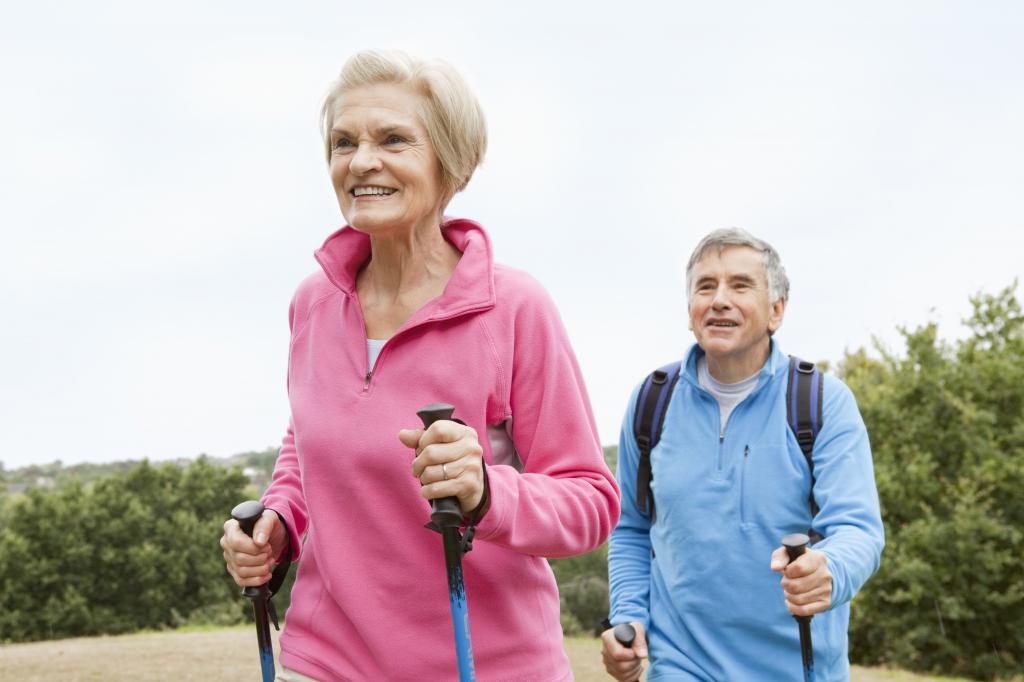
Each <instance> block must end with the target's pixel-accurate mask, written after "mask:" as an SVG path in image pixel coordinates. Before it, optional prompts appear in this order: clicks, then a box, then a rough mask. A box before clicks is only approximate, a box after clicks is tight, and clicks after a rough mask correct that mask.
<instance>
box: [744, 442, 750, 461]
mask: <svg viewBox="0 0 1024 682" xmlns="http://www.w3.org/2000/svg"><path fill="white" fill-rule="evenodd" d="M749 454H750V446H749V445H744V446H743V457H744V458H746V457H747V456H748V455H749Z"/></svg>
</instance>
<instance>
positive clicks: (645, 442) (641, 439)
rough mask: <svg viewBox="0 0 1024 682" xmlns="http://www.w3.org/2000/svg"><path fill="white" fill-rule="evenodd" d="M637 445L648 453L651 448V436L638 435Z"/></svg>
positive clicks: (641, 450)
mask: <svg viewBox="0 0 1024 682" xmlns="http://www.w3.org/2000/svg"><path fill="white" fill-rule="evenodd" d="M636 444H637V447H639V448H640V452H643V453H647V452H650V450H651V437H650V436H647V435H641V436H637V437H636Z"/></svg>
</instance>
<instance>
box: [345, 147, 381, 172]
mask: <svg viewBox="0 0 1024 682" xmlns="http://www.w3.org/2000/svg"><path fill="white" fill-rule="evenodd" d="M380 167H381V165H380V156H379V154H378V151H377V149H376V147H374V146H373V145H368V144H361V145H359V146H358V147H356V151H355V153H353V154H352V160H351V161H350V162H349V169H350V170H351V171H352V172H353V173H355V174H357V175H365V174H366V173H370V172H373V171H376V170H380Z"/></svg>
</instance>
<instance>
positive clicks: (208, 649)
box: [0, 628, 951, 682]
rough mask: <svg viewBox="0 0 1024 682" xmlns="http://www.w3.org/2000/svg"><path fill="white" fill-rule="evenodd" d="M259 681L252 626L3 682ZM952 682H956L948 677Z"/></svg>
mask: <svg viewBox="0 0 1024 682" xmlns="http://www.w3.org/2000/svg"><path fill="white" fill-rule="evenodd" d="M275 642H276V633H275ZM566 649H567V650H568V652H569V657H570V658H571V659H572V663H573V671H574V672H575V674H576V679H577V681H578V682H608V681H609V680H611V678H610V677H608V676H606V675H605V673H604V668H603V667H602V666H601V657H600V653H599V648H598V643H597V640H593V639H570V640H568V641H567V642H566ZM275 654H276V647H275ZM258 679H259V663H258V654H257V652H256V638H255V635H254V633H253V632H252V630H251V629H250V628H232V629H227V630H211V631H203V632H158V633H146V634H139V635H124V636H121V637H94V638H88V639H64V640H59V641H55V642H35V643H32V644H13V645H7V646H0V680H11V682H120V681H121V680H124V681H125V682H129V681H130V682H184V681H186V680H188V681H192V680H201V681H202V682H254V680H258ZM794 679H796V678H795V677H794ZM936 679H938V678H930V677H922V676H915V675H910V674H909V673H899V672H888V671H878V670H866V669H863V668H859V669H856V668H855V669H854V673H853V677H852V680H853V682H904V681H905V682H926V681H928V680H936ZM945 682H951V681H950V680H948V679H946V680H945Z"/></svg>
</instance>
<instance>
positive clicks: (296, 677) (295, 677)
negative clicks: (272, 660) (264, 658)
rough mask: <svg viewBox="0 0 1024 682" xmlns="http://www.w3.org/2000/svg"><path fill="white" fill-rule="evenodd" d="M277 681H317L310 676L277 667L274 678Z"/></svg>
mask: <svg viewBox="0 0 1024 682" xmlns="http://www.w3.org/2000/svg"><path fill="white" fill-rule="evenodd" d="M274 679H275V680H276V681H277V682H317V680H314V679H313V678H312V677H306V676H305V675H303V674H302V673H297V672H295V671H294V670H289V669H288V668H279V669H278V671H277V675H276V676H275V678H274Z"/></svg>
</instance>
